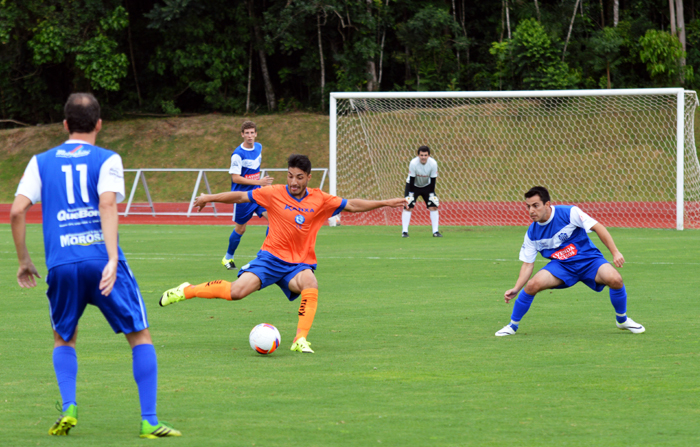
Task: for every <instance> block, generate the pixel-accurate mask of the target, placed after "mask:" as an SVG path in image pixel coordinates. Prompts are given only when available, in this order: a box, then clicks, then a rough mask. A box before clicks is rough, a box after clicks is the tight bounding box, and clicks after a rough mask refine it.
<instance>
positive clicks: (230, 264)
mask: <svg viewBox="0 0 700 447" xmlns="http://www.w3.org/2000/svg"><path fill="white" fill-rule="evenodd" d="M221 265H223V266H224V267H226V270H236V264H235V263H234V262H233V259H226V256H224V259H222V260H221Z"/></svg>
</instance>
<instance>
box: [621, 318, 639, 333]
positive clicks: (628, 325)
mask: <svg viewBox="0 0 700 447" xmlns="http://www.w3.org/2000/svg"><path fill="white" fill-rule="evenodd" d="M615 324H617V327H618V328H620V329H622V330H625V329H627V330H628V331H630V332H631V333H633V334H641V333H642V332H644V331H646V329H644V326H642V325H641V324H639V323H637V322H635V321H634V320H633V319H631V318H630V317H627V320H625V322H624V323H618V322H615Z"/></svg>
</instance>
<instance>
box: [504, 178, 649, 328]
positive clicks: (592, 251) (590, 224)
mask: <svg viewBox="0 0 700 447" xmlns="http://www.w3.org/2000/svg"><path fill="white" fill-rule="evenodd" d="M525 204H526V205H527V211H528V214H529V215H530V218H531V219H532V221H533V222H532V223H531V224H530V227H529V228H528V229H527V234H526V235H525V242H524V243H523V246H522V248H521V249H520V260H521V261H523V265H522V267H521V268H520V274H519V275H518V280H517V281H516V282H515V287H513V288H512V289H510V290H507V291H506V293H505V294H504V296H505V300H506V303H508V302H510V300H512V299H513V298H515V297H516V296H517V297H518V299H517V300H515V305H514V306H513V313H512V315H511V317H510V324H507V325H506V326H505V327H504V328H503V329H501V330H500V331H498V332H496V336H497V337H502V336H506V335H513V334H515V332H516V331H517V330H518V326H519V324H520V320H521V319H522V318H523V316H524V315H525V313H527V311H528V310H529V309H530V305H531V304H532V300H533V299H534V298H535V295H536V294H537V293H539V292H541V291H543V290H547V289H565V288H568V287H571V286H573V285H574V284H576V283H577V282H579V281H580V282H582V283H584V284H586V285H587V286H588V287H590V288H591V289H593V290H595V291H596V292H601V291H602V290H603V289H604V288H605V286H608V288H609V289H610V302H611V303H612V305H613V307H614V308H615V318H616V320H617V327H618V328H620V329H626V330H628V331H630V332H632V333H633V334H641V333H642V332H644V326H642V325H641V324H639V323H636V322H634V321H633V320H632V319H631V318H629V317H628V316H627V292H626V290H625V284H624V283H623V282H622V276H621V275H620V272H618V271H617V270H616V269H615V268H614V267H613V266H612V265H611V264H610V263H609V262H608V261H607V260H606V259H605V258H604V257H603V254H602V253H601V252H600V250H598V248H596V246H595V245H593V242H592V241H591V240H590V238H589V237H588V234H587V233H588V232H590V231H595V232H596V234H598V237H599V238H600V240H601V242H603V244H604V245H605V246H606V247H607V248H608V250H610V253H611V254H612V256H613V262H614V263H615V265H616V266H617V267H618V268H621V267H622V265H623V264H624V263H625V258H624V257H623V256H622V253H620V251H619V250H618V249H617V247H616V246H615V242H614V241H613V238H612V236H610V233H609V232H608V230H607V229H606V228H605V227H604V226H603V225H601V224H599V223H598V222H597V221H596V220H594V219H593V218H591V217H590V216H589V215H587V214H586V213H584V212H583V211H581V209H580V208H578V207H577V206H565V205H556V206H554V205H552V204H551V203H550V199H549V192H548V191H547V189H546V188H544V187H542V186H535V187H534V188H532V189H530V190H529V191H528V192H526V193H525ZM538 252H539V253H541V254H542V256H543V257H545V258H547V259H549V260H550V261H549V263H548V264H547V265H545V266H544V267H543V268H542V270H540V271H539V272H537V273H536V274H535V276H533V277H532V278H530V276H532V272H533V269H534V266H535V258H536V257H537V253H538ZM523 286H525V287H524V288H523ZM521 289H522V290H521Z"/></svg>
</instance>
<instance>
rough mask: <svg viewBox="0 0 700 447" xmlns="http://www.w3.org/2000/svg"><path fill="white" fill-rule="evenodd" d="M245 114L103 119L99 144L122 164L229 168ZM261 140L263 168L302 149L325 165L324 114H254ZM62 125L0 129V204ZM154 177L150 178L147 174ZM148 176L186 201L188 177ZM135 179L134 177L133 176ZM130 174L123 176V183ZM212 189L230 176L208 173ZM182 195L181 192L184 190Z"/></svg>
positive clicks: (59, 136) (158, 192)
mask: <svg viewBox="0 0 700 447" xmlns="http://www.w3.org/2000/svg"><path fill="white" fill-rule="evenodd" d="M246 119H250V118H246V117H241V116H224V115H204V116H197V117H190V118H165V119H138V120H125V121H116V122H106V123H105V124H104V128H103V131H102V132H101V133H100V134H99V136H98V140H97V144H98V145H100V146H103V147H107V148H109V149H112V150H114V151H116V152H118V153H119V154H120V155H121V156H122V158H123V159H124V167H125V168H127V169H128V168H218V169H223V168H228V167H229V163H230V156H231V151H232V150H233V149H234V148H235V147H236V146H237V145H238V144H240V142H241V138H240V125H241V123H242V122H243V121H245V120H246ZM252 119H253V121H255V122H256V124H257V125H258V141H259V142H260V143H262V145H263V167H264V168H283V167H285V165H286V163H285V160H286V157H287V156H288V155H289V154H291V153H302V154H306V155H308V156H309V157H310V158H311V161H312V162H313V163H314V166H315V167H324V168H325V167H328V116H324V115H314V114H309V113H294V114H287V115H265V116H259V117H254V118H252ZM65 138H66V133H65V132H64V130H63V127H62V125H61V124H52V125H49V126H42V127H31V128H25V129H13V130H0V185H1V186H0V203H9V202H12V198H13V196H14V192H15V190H16V188H17V183H18V182H19V179H20V177H21V176H22V172H23V171H24V167H25V166H26V164H27V162H28V161H29V159H30V158H31V156H32V155H34V154H37V153H40V152H42V151H45V150H46V149H47V148H50V147H54V146H56V145H58V144H60V143H62V142H63V141H64V140H65ZM151 177H152V178H151ZM151 177H149V187H150V188H151V192H152V193H153V196H154V200H159V197H171V200H189V194H191V188H192V186H193V185H194V178H195V174H192V182H189V181H187V182H185V183H186V187H184V188H180V187H179V186H181V185H180V183H182V182H180V181H178V179H176V178H172V176H170V177H171V178H170V179H168V178H167V176H166V175H163V177H162V179H161V178H159V177H158V175H157V174H151ZM131 179H133V177H131ZM129 181H130V179H129V177H127V182H129ZM210 182H211V183H212V185H211V186H212V189H215V190H219V189H227V188H228V186H229V185H230V183H229V180H228V175H226V174H221V175H219V176H216V175H212V177H211V178H210ZM183 194H184V195H183Z"/></svg>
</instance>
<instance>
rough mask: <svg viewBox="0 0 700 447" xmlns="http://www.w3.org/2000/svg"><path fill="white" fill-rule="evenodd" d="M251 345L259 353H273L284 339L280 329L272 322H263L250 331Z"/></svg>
mask: <svg viewBox="0 0 700 447" xmlns="http://www.w3.org/2000/svg"><path fill="white" fill-rule="evenodd" d="M249 340H250V347H251V348H253V351H255V352H257V353H259V354H263V355H265V354H272V353H273V352H275V349H277V348H278V347H279V345H280V342H281V341H282V337H280V331H278V330H277V328H276V327H274V326H273V325H271V324H268V323H261V324H259V325H257V326H255V327H254V328H253V330H252V331H250V337H249Z"/></svg>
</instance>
